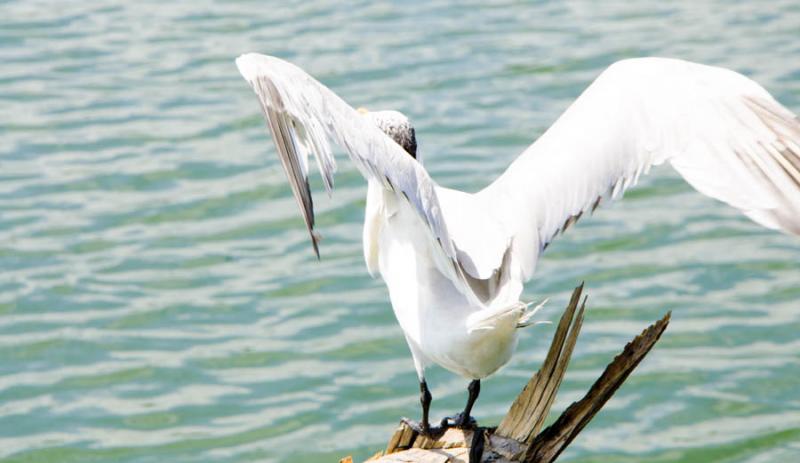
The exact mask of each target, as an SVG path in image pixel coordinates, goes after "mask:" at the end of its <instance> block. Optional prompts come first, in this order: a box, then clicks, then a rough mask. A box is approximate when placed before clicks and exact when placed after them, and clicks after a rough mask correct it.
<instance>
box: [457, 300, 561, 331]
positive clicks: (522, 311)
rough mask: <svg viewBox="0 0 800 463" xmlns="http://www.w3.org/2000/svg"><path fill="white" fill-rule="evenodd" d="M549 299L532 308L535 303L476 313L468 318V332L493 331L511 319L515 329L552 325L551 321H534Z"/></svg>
mask: <svg viewBox="0 0 800 463" xmlns="http://www.w3.org/2000/svg"><path fill="white" fill-rule="evenodd" d="M547 301H548V300H547V299H545V300H543V301H542V302H540V303H538V304H536V306H535V307H533V308H531V306H532V305H533V302H528V303H525V302H515V303H514V304H511V305H508V306H504V307H498V308H494V309H487V310H481V311H479V312H475V313H474V314H472V315H471V316H470V317H469V318H467V330H468V331H469V332H470V333H472V332H473V331H479V330H491V329H495V328H497V326H498V325H499V324H501V323H502V321H504V320H507V319H508V318H509V317H511V318H512V320H513V321H514V328H525V327H526V326H531V325H540V324H547V323H550V322H549V321H546V320H543V321H536V322H534V321H532V319H533V316H534V315H536V313H537V312H539V310H541V308H542V307H544V305H545V304H546V303H547Z"/></svg>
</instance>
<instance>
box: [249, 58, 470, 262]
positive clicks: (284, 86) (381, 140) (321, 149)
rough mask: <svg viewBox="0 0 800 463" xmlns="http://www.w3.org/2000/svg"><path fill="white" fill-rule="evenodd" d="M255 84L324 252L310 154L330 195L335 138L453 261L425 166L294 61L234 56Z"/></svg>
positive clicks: (314, 238)
mask: <svg viewBox="0 0 800 463" xmlns="http://www.w3.org/2000/svg"><path fill="white" fill-rule="evenodd" d="M236 66H237V67H238V68H239V72H240V73H241V74H242V76H243V77H244V78H245V80H247V82H248V83H249V84H250V85H251V86H252V87H253V90H254V91H255V93H256V95H257V96H258V101H259V102H260V103H261V109H262V110H263V112H264V116H265V118H266V120H267V125H268V126H269V129H270V131H271V132H272V137H273V140H274V142H275V146H276V148H277V151H278V156H279V157H280V160H281V163H282V165H283V169H284V170H285V171H286V175H287V176H288V177H289V183H290V184H291V187H292V192H293V193H294V196H295V199H296V200H297V203H298V205H299V206H300V209H301V211H302V213H303V218H304V220H305V223H306V227H307V228H308V231H309V234H310V235H311V240H312V243H313V246H314V252H315V253H316V254H317V257H319V249H318V243H317V241H318V237H317V234H316V233H315V231H314V207H313V202H312V197H311V191H310V188H309V184H308V156H309V154H313V155H314V157H315V158H316V161H317V165H318V167H319V170H320V173H321V175H322V179H323V183H324V185H325V187H326V189H327V190H328V192H329V193H330V191H331V190H332V188H333V174H334V172H335V171H336V161H335V159H334V157H333V153H332V151H331V145H330V143H329V141H330V140H333V141H334V142H335V143H337V144H338V145H339V146H340V147H342V148H343V149H344V151H346V152H347V154H348V155H349V156H350V159H351V160H352V161H353V162H354V163H355V165H356V166H357V167H358V169H359V171H360V172H361V174H362V175H363V176H364V177H365V178H366V179H368V180H375V181H377V182H379V183H380V184H382V185H383V186H384V188H386V189H387V190H389V191H391V192H394V193H395V194H396V195H397V197H398V198H399V199H400V200H401V201H405V202H407V203H408V204H409V205H410V206H411V207H412V208H413V209H414V210H415V211H416V213H417V214H418V216H419V218H420V219H421V220H422V222H423V223H424V224H425V226H426V227H427V229H428V230H429V231H430V234H431V239H433V240H434V241H435V242H436V245H437V246H438V247H439V248H440V249H441V250H442V252H443V254H444V256H446V258H448V259H450V261H451V263H455V260H456V251H455V249H454V246H453V243H452V241H451V239H450V235H449V234H448V232H447V226H446V224H445V221H444V219H443V217H442V213H441V208H440V206H439V200H438V198H437V195H436V184H435V183H434V182H433V180H432V179H431V178H430V176H429V175H428V173H427V172H426V171H425V169H424V168H423V167H422V165H420V164H419V163H418V162H417V161H416V160H415V159H414V158H412V157H411V156H409V155H408V154H407V153H406V152H405V151H404V150H403V148H402V147H400V146H399V145H398V144H397V143H395V142H394V140H392V139H391V138H390V137H388V136H387V135H385V134H384V133H383V132H382V131H381V130H380V129H379V128H378V127H376V126H375V125H374V124H373V123H371V122H369V121H368V120H367V119H366V118H364V117H363V116H362V115H361V114H359V113H358V112H357V111H356V110H355V109H353V108H352V107H350V106H349V105H348V104H347V103H345V102H344V101H343V100H342V99H341V98H339V97H338V96H337V95H336V94H334V93H333V92H332V91H331V90H329V89H328V88H327V87H325V86H324V85H322V84H321V83H319V82H318V81H317V80H315V79H314V78H312V77H311V76H310V75H308V74H307V73H306V72H304V71H303V70H302V69H300V68H298V67H297V66H295V65H293V64H291V63H288V62H286V61H283V60H281V59H279V58H275V57H272V56H265V55H260V54H256V53H247V54H244V55H242V56H240V57H239V58H237V59H236Z"/></svg>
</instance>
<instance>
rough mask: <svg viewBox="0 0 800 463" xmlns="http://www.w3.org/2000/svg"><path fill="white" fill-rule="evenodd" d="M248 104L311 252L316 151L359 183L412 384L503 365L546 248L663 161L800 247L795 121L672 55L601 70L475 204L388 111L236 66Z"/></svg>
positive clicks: (326, 171)
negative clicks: (253, 104) (434, 171)
mask: <svg viewBox="0 0 800 463" xmlns="http://www.w3.org/2000/svg"><path fill="white" fill-rule="evenodd" d="M236 64H237V66H238V67H239V70H240V72H241V73H242V75H243V76H244V77H245V79H246V80H247V81H248V82H249V83H250V84H251V86H252V87H253V89H254V91H255V92H256V94H257V96H258V99H259V102H260V104H261V108H262V110H263V112H264V115H265V117H266V119H267V122H268V126H269V128H270V131H271V133H272V135H273V139H274V141H275V144H276V148H277V151H278V155H279V158H280V159H281V163H282V165H283V167H284V170H285V171H286V173H287V176H288V178H289V180H290V185H291V187H292V192H293V194H294V196H295V198H296V199H297V202H298V204H299V205H300V208H301V211H302V212H303V218H304V220H305V223H306V226H307V228H308V231H309V233H310V236H311V239H312V243H313V245H314V250H315V252H317V255H318V256H319V252H318V248H317V240H318V237H317V235H316V232H315V231H314V214H313V203H312V199H311V192H310V188H309V184H308V156H309V154H313V155H314V156H315V158H316V160H317V164H318V166H319V168H320V171H321V173H322V176H323V181H324V184H325V186H326V188H327V189H328V190H329V191H330V189H332V186H333V172H334V171H335V168H336V163H335V160H334V158H333V155H332V153H331V149H330V145H329V141H330V140H333V141H335V142H337V143H338V144H339V145H340V146H341V147H342V148H344V150H345V151H346V152H347V154H348V155H349V156H350V159H351V160H352V161H353V162H354V164H355V165H356V167H357V168H358V169H359V170H360V171H361V173H362V174H363V175H364V177H365V178H366V179H367V181H368V185H369V186H368V193H367V206H366V211H365V222H364V235H363V241H364V257H365V261H366V264H367V269H368V270H369V272H370V273H371V274H372V275H375V274H376V273H379V274H380V275H381V277H382V278H383V280H384V282H385V283H386V286H387V287H388V289H389V295H390V299H391V303H392V307H393V310H394V313H395V315H396V317H397V320H398V322H399V324H400V326H401V328H402V329H403V333H404V334H405V337H406V340H407V341H408V345H409V348H410V350H411V353H412V357H413V359H414V364H415V367H416V369H417V374H418V376H419V379H420V384H421V400H422V404H423V420H422V426H421V429H422V431H423V432H427V431H429V430H430V428H429V427H428V425H427V422H428V417H427V415H428V406H429V405H430V393H429V391H428V389H427V384H426V382H425V379H424V372H425V368H426V367H427V366H428V365H430V364H432V363H436V364H439V365H441V366H443V367H445V368H447V369H448V370H451V371H453V372H455V373H457V374H460V375H462V376H464V377H466V378H470V379H472V380H473V382H472V383H471V385H470V388H469V391H470V399H469V401H468V403H467V407H466V408H465V410H464V413H463V414H462V415H461V417H460V418H459V419H458V420H456V424H463V423H464V422H465V415H466V417H468V416H469V411H470V409H471V407H472V403H473V402H474V399H475V398H476V397H477V393H478V391H479V383H478V382H477V381H479V379H481V378H484V377H486V376H488V375H490V374H492V373H494V372H495V371H497V369H499V368H500V367H501V366H502V365H504V364H505V363H506V362H507V361H508V360H509V359H510V358H511V355H512V353H513V351H514V349H515V346H516V342H517V328H519V327H521V326H526V325H528V324H530V319H531V317H532V315H533V314H534V313H535V311H536V310H537V309H532V310H531V309H530V307H529V305H527V304H524V303H522V302H520V301H519V297H520V295H521V293H522V289H523V284H524V283H525V282H526V281H528V280H529V279H530V278H531V276H532V275H533V272H534V270H535V267H536V263H537V261H538V259H539V257H540V255H541V253H542V252H543V251H544V249H545V248H546V247H547V245H548V244H549V243H550V241H551V240H552V239H554V237H555V236H556V235H557V234H559V233H561V232H564V231H565V230H566V229H567V228H568V227H569V226H570V225H572V224H573V223H575V222H576V221H577V220H578V219H579V218H580V217H581V216H582V215H583V214H584V213H587V212H593V211H594V210H595V209H596V208H597V207H598V206H599V205H600V204H601V203H602V202H603V201H605V200H608V199H615V198H617V197H619V196H621V195H622V193H623V192H624V191H625V190H627V189H628V188H630V187H631V186H633V185H635V184H636V183H637V181H638V179H639V177H640V176H641V175H642V174H645V173H647V172H648V171H649V169H650V168H651V167H652V166H656V165H660V164H664V163H669V164H671V165H672V166H673V167H674V168H675V169H676V170H677V171H678V173H680V174H681V176H683V178H684V179H685V180H686V181H687V182H688V183H689V184H690V185H692V186H693V187H694V188H695V189H696V190H698V191H700V192H701V193H703V194H706V195H708V196H711V197H713V198H716V199H718V200H720V201H723V202H725V203H727V204H730V205H731V206H733V207H735V208H737V209H739V210H740V211H741V212H742V213H743V214H745V215H746V216H747V217H749V218H751V219H752V220H753V221H755V222H757V223H759V224H761V225H763V226H765V227H767V228H771V229H775V230H781V231H783V232H786V233H791V234H795V235H800V120H798V118H797V116H796V115H794V114H793V113H792V112H791V111H789V110H788V109H786V108H785V107H783V106H782V105H781V104H780V103H779V102H777V101H776V100H775V99H774V98H772V96H771V95H770V94H769V93H768V92H767V91H766V90H765V89H764V88H763V87H761V86H760V85H758V84H757V83H756V82H754V81H752V80H750V79H748V78H747V77H745V76H743V75H741V74H738V73H736V72H733V71H730V70H727V69H723V68H718V67H712V66H704V65H701V64H696V63H690V62H686V61H681V60H675V59H667V58H638V59H629V60H624V61H620V62H617V63H615V64H613V65H611V66H610V67H609V68H608V69H606V70H605V71H604V72H603V73H601V74H600V76H599V77H598V78H597V79H596V80H595V81H594V82H593V83H592V84H591V85H590V86H589V87H588V88H587V89H586V90H585V91H584V92H583V94H581V96H580V97H578V99H577V100H576V101H575V102H574V103H573V104H572V105H571V106H570V107H569V108H568V109H567V110H566V112H565V113H564V114H563V115H562V116H561V117H560V118H559V119H558V120H557V121H556V122H555V123H554V124H553V125H552V126H551V127H550V128H549V129H548V130H547V131H546V132H545V133H544V134H543V135H542V136H541V137H539V139H538V140H536V141H535V142H534V143H533V144H532V145H530V146H529V147H528V148H527V149H526V150H525V151H523V153H522V154H520V155H519V156H518V157H517V159H516V160H515V161H514V162H512V163H511V165H510V166H509V168H508V169H507V170H506V171H505V172H504V173H503V174H502V175H500V177H499V178H497V179H496V180H494V181H493V182H492V183H490V184H489V185H488V186H487V187H486V188H484V189H483V190H481V191H479V192H477V193H474V194H470V193H465V192H460V191H456V190H451V189H448V188H444V187H441V186H439V185H438V184H436V183H435V182H434V181H433V179H431V178H430V176H429V175H428V173H427V171H426V170H425V169H424V167H423V164H422V157H421V156H420V154H421V153H417V143H416V138H415V133H414V129H413V127H412V126H411V124H410V122H409V121H408V119H407V118H406V117H405V116H403V115H402V114H400V113H398V112H396V111H381V112H367V113H363V112H359V111H356V110H354V109H353V108H352V107H350V106H349V105H347V103H345V102H344V101H342V100H341V99H340V98H339V97H338V96H336V95H335V94H334V93H333V92H331V91H330V90H329V89H328V88H326V87H325V86H324V85H322V84H320V83H319V82H317V81H316V80H314V79H313V78H312V77H311V76H309V75H308V74H306V73H305V72H303V71H302V70H301V69H299V68H297V67H296V66H294V65H292V64H290V63H287V62H285V61H282V60H280V59H278V58H274V57H269V56H264V55H257V54H247V55H242V56H241V57H239V58H238V59H237V60H236Z"/></svg>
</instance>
